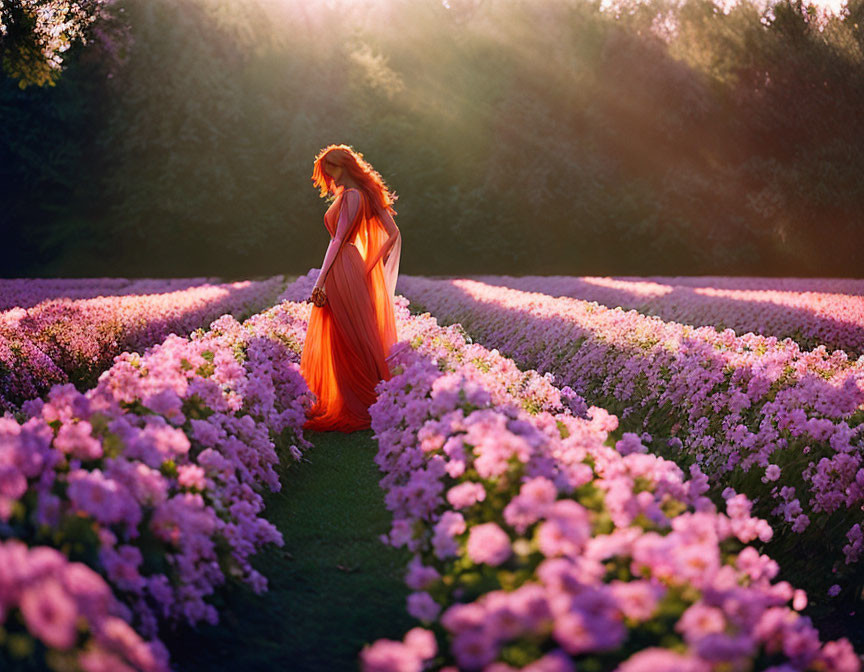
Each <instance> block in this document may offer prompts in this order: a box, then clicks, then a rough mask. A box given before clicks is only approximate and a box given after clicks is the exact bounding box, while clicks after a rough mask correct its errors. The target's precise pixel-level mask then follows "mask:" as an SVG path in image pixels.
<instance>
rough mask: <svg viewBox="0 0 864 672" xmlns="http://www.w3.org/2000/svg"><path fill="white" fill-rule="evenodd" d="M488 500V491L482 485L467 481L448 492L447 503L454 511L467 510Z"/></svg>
mask: <svg viewBox="0 0 864 672" xmlns="http://www.w3.org/2000/svg"><path fill="white" fill-rule="evenodd" d="M484 499H486V489H485V488H484V487H483V484H482V483H475V482H473V481H465V482H464V483H460V484H459V485H455V486H453V487H452V488H450V490H449V491H448V492H447V501H448V502H450V505H451V506H452V507H453V508H454V509H465V508H467V507H469V506H473V505H474V504H476V503H477V502H482V501H483V500H484Z"/></svg>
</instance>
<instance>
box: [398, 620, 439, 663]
mask: <svg viewBox="0 0 864 672" xmlns="http://www.w3.org/2000/svg"><path fill="white" fill-rule="evenodd" d="M404 641H405V646H407V647H408V648H409V649H411V650H412V651H413V652H414V653H416V654H417V656H418V657H420V658H422V659H424V660H425V659H427V658H431V657H432V656H434V655H435V654H436V653H438V643H437V642H436V641H435V635H434V634H433V633H432V631H431V630H426V629H425V628H411V629H410V630H409V631H408V632H406V633H405V638H404Z"/></svg>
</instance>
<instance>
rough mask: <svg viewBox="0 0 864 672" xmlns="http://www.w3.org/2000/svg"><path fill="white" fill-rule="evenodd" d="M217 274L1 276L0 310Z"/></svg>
mask: <svg viewBox="0 0 864 672" xmlns="http://www.w3.org/2000/svg"><path fill="white" fill-rule="evenodd" d="M206 284H219V279H218V278H205V277H199V278H0V310H9V309H10V308H16V307H17V308H31V307H33V306H35V305H37V304H39V303H42V302H43V301H48V300H50V299H59V298H67V299H92V298H94V297H97V296H120V295H122V294H164V293H165V292H177V291H182V290H185V289H189V288H191V287H198V286H201V285H206Z"/></svg>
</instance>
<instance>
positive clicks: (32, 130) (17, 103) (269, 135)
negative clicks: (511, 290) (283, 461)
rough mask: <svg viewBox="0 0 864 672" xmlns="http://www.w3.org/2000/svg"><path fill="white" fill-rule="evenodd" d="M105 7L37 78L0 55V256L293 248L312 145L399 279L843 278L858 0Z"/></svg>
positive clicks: (207, 2)
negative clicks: (91, 27)
mask: <svg viewBox="0 0 864 672" xmlns="http://www.w3.org/2000/svg"><path fill="white" fill-rule="evenodd" d="M109 10H110V17H106V18H104V19H103V24H104V23H105V22H108V21H109V20H113V21H115V23H116V26H122V27H123V29H122V30H118V31H114V32H111V33H109V31H107V30H105V31H104V33H103V39H101V40H100V39H97V40H95V41H91V42H90V43H89V44H86V45H81V44H76V45H75V46H74V47H73V48H72V49H70V50H69V51H68V53H67V55H66V58H65V62H64V70H63V73H62V76H61V77H59V78H58V79H57V81H56V82H54V83H53V85H51V86H43V87H39V86H30V87H27V88H24V89H22V88H21V87H20V86H19V82H18V81H17V79H16V77H15V76H13V75H12V74H10V73H8V72H7V73H6V74H4V75H2V76H0V77H2V79H0V114H2V120H3V123H2V124H0V199H2V203H0V217H2V219H3V229H4V242H5V245H2V246H0V264H2V275H3V276H5V277H11V276H47V275H63V276H102V275H120V276H137V275H148V276H160V275H165V276H193V275H221V276H223V277H241V276H250V275H265V274H266V275H269V274H273V273H286V272H287V273H296V272H305V271H306V270H307V269H308V268H310V267H313V266H320V264H321V261H322V258H323V254H324V251H325V249H326V244H327V240H328V237H327V233H326V230H325V228H324V225H323V221H322V216H323V213H324V210H325V209H326V205H327V204H326V203H324V202H322V200H321V199H320V198H319V195H318V193H317V191H315V190H314V189H312V188H311V182H310V175H311V169H312V160H313V157H314V155H315V153H316V152H317V151H318V150H319V149H320V148H322V147H324V146H326V145H327V144H329V143H339V142H344V143H347V144H350V145H351V146H353V147H354V148H355V149H356V150H358V151H359V152H361V153H362V154H363V155H364V156H365V157H366V158H367V159H368V160H369V161H370V162H371V163H372V165H374V166H375V168H376V169H377V170H378V171H379V172H380V173H381V174H382V175H383V176H384V178H385V180H386V181H387V183H388V185H389V186H390V187H391V188H392V189H393V190H395V192H396V193H397V194H398V196H399V197H400V198H399V200H398V201H397V203H396V209H397V211H398V212H399V214H398V216H397V218H396V219H397V223H398V224H399V226H400V229H401V230H402V234H403V257H402V271H403V272H405V273H412V274H471V273H507V274H512V275H521V274H553V273H554V274H558V273H560V274H575V275H583V274H592V275H595V274H609V275H614V274H627V275H641V274H662V275H675V274H682V275H684V274H696V275H705V274H729V275H735V274H748V275H799V276H809V275H822V276H843V275H847V276H856V275H857V276H860V274H861V265H860V264H861V258H862V256H864V255H862V253H861V250H862V249H864V215H862V213H864V180H862V179H861V175H862V174H864V125H862V124H861V123H860V122H861V119H862V118H864V67H862V60H864V0H850V2H849V3H848V5H847V7H846V9H845V11H844V12H842V13H841V14H840V15H839V16H837V15H826V14H825V13H823V12H821V11H819V10H817V9H816V8H814V7H813V6H809V5H804V4H802V3H801V1H800V0H796V1H791V0H783V1H782V2H780V3H777V4H770V5H765V6H762V5H760V4H757V3H756V2H755V1H754V0H742V2H740V3H738V4H736V5H734V6H723V5H720V4H718V3H715V2H712V1H711V0H680V1H672V0H647V1H645V2H642V1H640V2H635V1H632V0H615V1H614V2H612V3H609V2H604V4H601V3H600V2H596V1H593V0H448V1H447V2H442V1H441V0H365V1H364V0H354V1H349V0H330V1H322V2H316V3H310V2H305V1H303V0H243V1H242V2H238V1H236V0H183V1H180V2H178V1H177V0H116V1H115V2H112V3H111V5H110V8H109ZM111 17H113V18H111ZM109 34H110V37H109Z"/></svg>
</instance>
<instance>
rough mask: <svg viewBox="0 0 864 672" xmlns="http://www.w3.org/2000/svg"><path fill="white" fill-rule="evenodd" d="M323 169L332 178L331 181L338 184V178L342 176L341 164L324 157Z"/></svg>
mask: <svg viewBox="0 0 864 672" xmlns="http://www.w3.org/2000/svg"><path fill="white" fill-rule="evenodd" d="M324 171H325V172H326V173H327V174H328V175H329V176H330V177H331V178H333V181H334V182H336V184H339V180H340V178H341V177H342V166H340V165H339V164H338V163H334V162H333V160H332V159H331V158H329V157H328V158H325V159H324Z"/></svg>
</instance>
